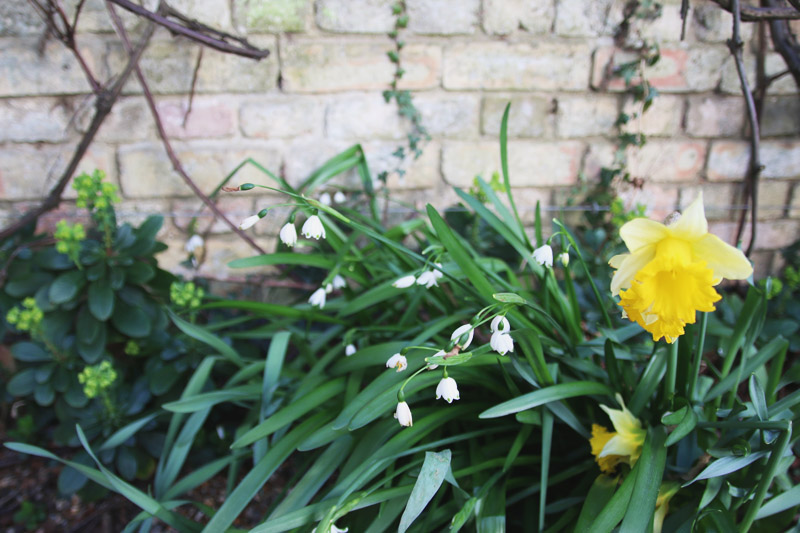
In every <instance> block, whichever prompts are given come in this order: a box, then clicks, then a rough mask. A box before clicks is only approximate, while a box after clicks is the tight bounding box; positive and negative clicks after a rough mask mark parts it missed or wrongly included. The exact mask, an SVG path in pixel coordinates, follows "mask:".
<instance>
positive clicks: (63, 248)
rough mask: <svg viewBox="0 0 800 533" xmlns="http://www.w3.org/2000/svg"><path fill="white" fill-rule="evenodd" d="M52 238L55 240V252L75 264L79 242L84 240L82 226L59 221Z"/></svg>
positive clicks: (84, 232) (79, 248)
mask: <svg viewBox="0 0 800 533" xmlns="http://www.w3.org/2000/svg"><path fill="white" fill-rule="evenodd" d="M53 237H55V239H56V250H57V251H58V252H59V253H62V254H66V255H67V256H69V258H70V259H72V260H73V261H75V262H76V263H77V261H78V253H79V252H80V250H81V242H82V241H83V240H84V239H85V238H86V230H85V229H84V228H83V225H82V224H74V225H70V224H69V223H68V222H67V221H66V220H59V221H58V224H56V231H55V233H54V234H53Z"/></svg>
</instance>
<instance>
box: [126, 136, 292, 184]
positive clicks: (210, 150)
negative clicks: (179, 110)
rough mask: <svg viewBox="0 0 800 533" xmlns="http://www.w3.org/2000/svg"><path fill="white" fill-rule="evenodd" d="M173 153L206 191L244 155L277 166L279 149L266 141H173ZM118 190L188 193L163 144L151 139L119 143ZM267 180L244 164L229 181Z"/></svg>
mask: <svg viewBox="0 0 800 533" xmlns="http://www.w3.org/2000/svg"><path fill="white" fill-rule="evenodd" d="M174 149H175V153H176V155H177V156H178V158H179V159H180V161H181V163H182V164H183V168H184V170H185V171H186V172H187V174H188V175H189V176H190V177H191V178H192V180H193V181H194V182H195V184H196V185H197V186H198V187H199V188H200V190H202V191H204V192H206V193H210V192H211V191H213V190H214V188H215V187H216V186H217V185H219V183H220V182H221V181H222V180H223V179H224V178H225V176H226V175H227V174H228V173H229V172H231V171H232V170H233V169H234V168H235V167H236V166H237V165H238V164H240V163H241V162H243V161H244V160H245V159H247V158H248V157H253V158H254V159H256V160H257V161H258V162H259V163H261V164H263V165H264V166H266V167H267V168H268V169H278V168H279V167H280V151H279V150H278V149H277V148H275V147H273V146H269V145H242V143H233V144H232V143H228V142H213V141H205V142H199V141H196V142H192V143H180V144H179V143H175V144H174ZM118 159H119V165H120V174H121V184H122V192H123V194H124V195H125V197H126V198H154V197H164V196H191V195H192V191H191V190H190V189H189V187H188V186H187V185H186V184H185V183H184V181H183V179H181V177H180V176H179V175H178V174H177V173H176V172H175V171H173V170H172V165H171V164H170V162H169V159H168V158H167V156H166V154H165V153H164V150H163V147H162V146H161V145H159V144H155V143H143V144H134V145H127V146H123V147H120V149H119V152H118ZM250 181H252V182H254V183H260V182H267V181H268V179H267V177H266V176H264V175H263V174H260V173H258V172H256V171H255V170H254V169H253V168H252V167H250V166H248V167H246V168H245V169H243V170H242V172H240V173H239V174H237V176H236V177H235V178H234V179H233V180H232V182H231V183H230V185H238V184H240V183H246V182H250Z"/></svg>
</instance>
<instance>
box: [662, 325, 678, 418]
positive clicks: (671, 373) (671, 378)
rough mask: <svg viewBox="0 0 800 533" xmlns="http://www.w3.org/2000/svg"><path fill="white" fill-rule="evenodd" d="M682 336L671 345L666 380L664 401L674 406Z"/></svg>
mask: <svg viewBox="0 0 800 533" xmlns="http://www.w3.org/2000/svg"><path fill="white" fill-rule="evenodd" d="M679 342H680V337H678V338H677V339H676V340H675V342H673V343H672V344H670V346H669V359H667V379H666V380H665V381H664V401H665V402H667V405H668V406H669V407H670V408H671V407H672V399H673V398H674V397H675V377H676V373H677V370H678V343H679Z"/></svg>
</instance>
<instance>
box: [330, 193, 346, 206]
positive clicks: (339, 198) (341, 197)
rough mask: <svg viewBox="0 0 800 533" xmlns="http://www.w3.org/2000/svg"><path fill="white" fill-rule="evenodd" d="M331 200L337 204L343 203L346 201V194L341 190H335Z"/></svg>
mask: <svg viewBox="0 0 800 533" xmlns="http://www.w3.org/2000/svg"><path fill="white" fill-rule="evenodd" d="M333 201H334V202H336V203H337V204H343V203H345V202H346V201H347V196H345V194H344V193H343V192H342V191H336V194H334V195H333Z"/></svg>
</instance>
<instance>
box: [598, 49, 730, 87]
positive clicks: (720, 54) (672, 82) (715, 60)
mask: <svg viewBox="0 0 800 533" xmlns="http://www.w3.org/2000/svg"><path fill="white" fill-rule="evenodd" d="M634 58H635V56H633V55H632V54H631V53H629V52H622V51H620V50H619V49H616V48H614V47H605V48H600V49H598V50H596V51H595V54H594V66H593V69H592V87H594V88H597V89H603V90H611V91H622V90H624V89H625V82H624V80H622V79H621V78H619V77H617V76H615V69H616V68H617V67H618V66H619V65H621V64H623V63H626V62H629V61H631V60H632V59H634ZM727 59H729V52H728V51H727V49H726V48H723V47H721V46H720V47H711V46H703V47H696V48H689V49H684V48H662V49H661V59H660V60H659V61H658V62H657V63H656V64H655V65H653V66H651V67H646V68H645V77H646V78H647V81H648V83H650V84H651V85H652V86H653V87H656V88H657V89H658V90H659V91H662V92H687V91H708V90H712V89H714V88H715V87H716V86H717V85H718V84H719V80H720V76H721V74H720V72H721V69H722V66H723V64H725V62H726V60H727ZM639 82H640V80H639V78H638V77H634V79H633V80H632V83H634V84H635V83H639Z"/></svg>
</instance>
